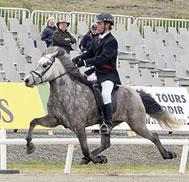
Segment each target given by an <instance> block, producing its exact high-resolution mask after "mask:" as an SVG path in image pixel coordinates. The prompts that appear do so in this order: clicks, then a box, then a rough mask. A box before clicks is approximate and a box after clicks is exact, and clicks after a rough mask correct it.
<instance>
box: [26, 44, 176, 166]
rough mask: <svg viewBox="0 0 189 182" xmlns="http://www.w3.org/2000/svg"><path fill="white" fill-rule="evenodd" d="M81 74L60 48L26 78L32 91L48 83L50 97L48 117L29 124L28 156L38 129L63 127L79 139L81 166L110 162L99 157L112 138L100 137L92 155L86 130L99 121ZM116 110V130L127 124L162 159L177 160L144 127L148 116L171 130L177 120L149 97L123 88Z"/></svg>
mask: <svg viewBox="0 0 189 182" xmlns="http://www.w3.org/2000/svg"><path fill="white" fill-rule="evenodd" d="M80 75H81V74H80V72H79V70H78V68H77V67H75V65H74V64H73V63H72V61H71V59H70V56H69V55H68V54H67V53H66V52H65V51H64V50H63V49H62V48H59V47H50V48H48V49H46V50H45V52H44V53H43V55H42V57H41V58H40V60H39V62H38V66H37V67H36V69H35V70H34V71H31V72H30V74H29V75H27V76H26V77H25V80H24V81H25V84H26V86H28V87H33V86H35V85H38V84H42V83H45V82H49V84H50V96H49V100H48V114H47V115H46V116H44V117H42V118H36V119H33V120H32V121H31V123H30V127H29V130H28V134H27V137H26V140H27V153H32V152H34V150H35V146H34V144H33V143H32V142H31V141H32V131H33V129H34V127H35V126H36V125H41V126H45V127H56V126H58V125H63V126H64V127H65V128H69V129H70V130H71V131H73V132H74V133H75V134H76V136H77V137H78V139H79V142H80V145H81V150H82V153H83V155H84V158H83V159H82V160H81V164H87V163H89V162H90V161H92V162H93V163H106V162H107V159H106V157H105V156H103V155H99V154H100V153H101V152H102V151H104V150H105V149H107V148H108V147H110V145H111V144H110V135H109V134H107V135H101V144H100V146H99V147H98V148H96V149H95V150H93V151H92V152H89V148H88V145H87V137H86V131H85V128H86V127H87V126H91V125H95V124H97V123H98V120H99V112H98V108H97V106H96V102H95V98H94V94H93V92H92V90H91V89H90V88H89V87H87V86H86V85H84V84H82V83H81V82H80V81H78V79H77V77H79V76H80ZM117 103H118V104H117V110H116V112H115V113H114V114H113V127H115V126H117V125H118V124H120V123H122V122H127V124H128V125H129V126H130V128H131V129H132V130H133V131H134V132H135V133H137V134H138V135H140V136H142V137H144V138H147V139H149V140H151V141H152V142H153V143H154V144H155V145H156V146H157V148H158V149H159V151H160V153H161V155H162V157H163V159H173V158H176V154H175V153H174V152H170V151H167V150H166V149H165V148H164V146H163V145H162V144H161V142H160V140H159V138H158V135H157V133H151V132H150V131H149V130H148V129H147V127H146V124H145V116H146V113H147V114H149V115H150V116H151V117H153V118H155V119H157V121H158V122H159V124H160V125H162V126H166V127H168V128H170V129H171V128H173V127H174V126H176V124H177V123H176V122H177V121H176V120H175V119H174V118H173V117H172V116H171V114H170V113H168V112H167V111H166V110H163V109H162V107H161V106H160V105H159V104H158V103H157V102H156V101H155V100H154V99H153V98H152V97H151V96H150V95H149V94H147V93H145V92H143V91H139V92H137V91H135V90H134V89H132V88H128V87H126V88H125V87H122V86H121V87H120V88H119V90H118V91H117Z"/></svg>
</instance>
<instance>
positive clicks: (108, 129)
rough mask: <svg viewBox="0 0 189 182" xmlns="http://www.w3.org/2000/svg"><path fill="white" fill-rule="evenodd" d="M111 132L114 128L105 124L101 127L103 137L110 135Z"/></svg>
mask: <svg viewBox="0 0 189 182" xmlns="http://www.w3.org/2000/svg"><path fill="white" fill-rule="evenodd" d="M111 130H112V127H109V126H108V125H107V124H106V123H103V124H102V125H101V126H100V134H101V135H108V134H110V132H111Z"/></svg>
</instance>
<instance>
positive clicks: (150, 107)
mask: <svg viewBox="0 0 189 182" xmlns="http://www.w3.org/2000/svg"><path fill="white" fill-rule="evenodd" d="M137 92H138V93H139V95H140V97H141V99H142V102H143V104H144V107H145V109H146V113H147V114H149V115H150V116H151V117H152V118H155V119H156V120H157V121H158V123H159V125H160V126H161V127H162V128H163V129H168V130H173V129H176V128H179V127H180V126H181V124H182V123H181V122H178V120H177V119H176V118H175V117H174V116H173V115H172V114H171V113H170V112H168V111H167V110H166V109H163V108H162V106H160V105H159V104H158V103H157V102H156V101H155V99H154V98H153V97H152V96H151V95H150V94H149V93H146V92H144V91H143V90H137Z"/></svg>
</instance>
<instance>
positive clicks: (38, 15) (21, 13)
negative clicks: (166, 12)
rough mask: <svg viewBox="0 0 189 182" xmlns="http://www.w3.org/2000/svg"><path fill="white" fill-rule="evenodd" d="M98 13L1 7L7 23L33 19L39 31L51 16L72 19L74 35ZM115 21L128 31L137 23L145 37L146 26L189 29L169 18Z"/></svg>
mask: <svg viewBox="0 0 189 182" xmlns="http://www.w3.org/2000/svg"><path fill="white" fill-rule="evenodd" d="M97 14H98V13H89V12H61V11H45V10H34V11H32V12H30V11H29V10H28V9H24V8H7V7H0V17H4V18H5V21H6V22H8V19H9V18H17V19H18V20H19V22H20V23H22V22H23V19H25V18H31V20H32V22H33V23H34V25H36V26H37V27H38V28H39V30H41V29H42V28H43V27H44V26H45V25H46V21H47V19H48V18H49V17H50V16H53V17H54V18H55V19H56V20H57V21H58V20H61V19H63V18H67V19H70V23H71V25H70V29H71V31H72V33H77V25H78V21H84V22H86V23H87V25H88V27H90V26H91V24H92V23H93V22H95V19H96V15H97ZM113 16H114V20H115V29H117V27H118V26H119V25H120V24H121V25H125V28H126V29H128V28H129V25H130V24H132V23H136V24H137V26H138V27H139V29H140V32H141V34H142V35H143V32H144V26H151V27H152V28H153V30H154V31H155V29H156V27H164V28H165V29H166V30H168V27H175V28H176V29H177V30H178V29H179V28H186V29H188V28H189V20H187V19H167V18H150V17H137V18H134V17H133V16H127V15H117V14H113Z"/></svg>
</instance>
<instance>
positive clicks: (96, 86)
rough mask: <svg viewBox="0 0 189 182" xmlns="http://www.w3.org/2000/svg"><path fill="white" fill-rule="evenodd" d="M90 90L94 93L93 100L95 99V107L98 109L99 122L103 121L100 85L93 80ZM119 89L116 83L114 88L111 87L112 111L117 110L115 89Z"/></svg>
mask: <svg viewBox="0 0 189 182" xmlns="http://www.w3.org/2000/svg"><path fill="white" fill-rule="evenodd" d="M91 88H92V91H93V93H94V96H95V100H96V104H97V107H98V111H99V115H100V118H99V123H103V121H104V114H103V113H104V112H103V110H104V104H103V100H102V95H101V90H102V88H101V85H100V84H99V83H98V82H96V81H93V84H92V87H91ZM118 89H119V86H118V85H114V88H113V91H112V110H113V113H115V112H116V110H117V91H118Z"/></svg>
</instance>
